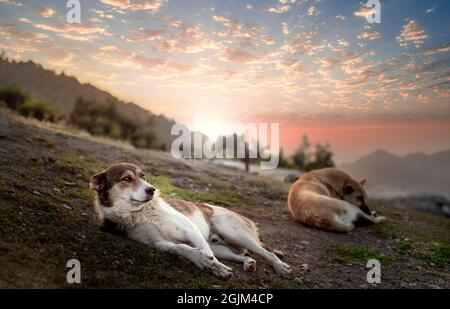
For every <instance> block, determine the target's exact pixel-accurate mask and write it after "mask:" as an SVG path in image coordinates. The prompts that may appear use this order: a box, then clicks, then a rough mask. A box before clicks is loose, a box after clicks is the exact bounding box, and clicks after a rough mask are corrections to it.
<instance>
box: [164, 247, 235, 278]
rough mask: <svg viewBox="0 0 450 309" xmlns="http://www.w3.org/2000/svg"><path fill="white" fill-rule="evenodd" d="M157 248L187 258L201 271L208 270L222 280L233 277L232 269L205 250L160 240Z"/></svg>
mask: <svg viewBox="0 0 450 309" xmlns="http://www.w3.org/2000/svg"><path fill="white" fill-rule="evenodd" d="M155 246H156V248H158V249H160V250H162V251H164V252H168V253H172V254H175V255H180V256H182V257H185V258H186V259H188V260H189V261H191V262H192V263H194V264H195V265H196V266H197V267H198V268H200V269H204V268H206V269H208V270H210V271H211V272H212V273H213V274H214V275H216V276H218V277H222V278H229V277H231V276H232V273H231V271H230V269H231V268H229V267H227V266H225V265H223V264H222V263H220V262H219V261H218V260H217V259H216V258H215V256H214V255H213V254H212V253H211V254H210V253H209V252H207V251H205V250H202V249H199V248H193V247H191V246H188V245H186V244H176V243H173V242H170V241H167V240H160V241H158V242H156V243H155Z"/></svg>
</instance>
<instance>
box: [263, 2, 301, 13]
mask: <svg viewBox="0 0 450 309" xmlns="http://www.w3.org/2000/svg"><path fill="white" fill-rule="evenodd" d="M295 2H296V0H278V4H277V5H276V6H274V7H269V8H268V9H267V12H269V13H276V14H283V13H286V12H287V11H289V10H290V9H291V8H292V6H291V5H292V4H294V3H295Z"/></svg>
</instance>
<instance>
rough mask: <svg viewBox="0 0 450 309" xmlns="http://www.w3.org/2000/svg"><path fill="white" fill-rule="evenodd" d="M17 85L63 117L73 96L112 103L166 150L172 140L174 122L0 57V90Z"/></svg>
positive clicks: (31, 65) (38, 67) (63, 77)
mask: <svg viewBox="0 0 450 309" xmlns="http://www.w3.org/2000/svg"><path fill="white" fill-rule="evenodd" d="M11 84H17V85H19V86H20V87H21V88H22V89H24V90H25V91H26V92H28V93H29V94H30V96H31V97H33V98H34V99H37V100H40V101H44V102H46V103H48V104H49V105H50V106H52V107H54V108H55V109H56V110H58V111H59V112H60V113H61V114H63V115H66V116H68V115H70V113H71V112H72V110H73V107H74V105H75V100H76V98H77V97H83V98H84V99H86V100H93V101H97V102H107V101H111V102H115V103H116V107H117V110H118V111H119V112H120V113H121V114H122V115H124V116H126V117H128V118H131V119H134V120H137V121H139V122H142V123H146V124H149V125H150V126H151V127H152V128H153V129H154V131H155V133H156V135H157V136H158V138H159V140H160V142H161V144H164V145H165V146H166V147H170V144H171V143H172V141H173V140H174V137H173V136H171V134H170V129H171V128H172V125H173V124H174V123H175V121H174V120H172V119H168V118H167V117H165V116H163V115H155V114H153V113H152V112H150V111H148V110H146V109H143V108H142V107H140V106H138V105H136V104H134V103H132V102H130V103H127V102H124V101H121V100H120V99H118V98H116V97H114V96H113V95H111V94H109V93H108V92H106V91H103V90H101V89H98V88H97V87H95V86H93V85H91V84H89V83H87V84H82V83H80V82H79V81H78V80H77V79H76V78H75V77H73V76H67V75H65V74H64V73H61V74H59V75H58V74H56V73H55V72H54V71H51V70H47V69H44V68H43V67H42V66H41V65H40V64H37V63H34V62H33V61H28V62H22V61H20V62H17V61H14V60H12V61H11V60H10V61H8V60H7V59H5V58H0V87H3V86H7V85H11Z"/></svg>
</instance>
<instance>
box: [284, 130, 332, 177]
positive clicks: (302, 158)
mask: <svg viewBox="0 0 450 309" xmlns="http://www.w3.org/2000/svg"><path fill="white" fill-rule="evenodd" d="M310 147H311V143H310V142H309V139H308V136H306V135H303V139H302V142H301V144H300V146H299V148H298V149H297V150H296V151H295V152H294V154H293V155H292V163H293V165H294V166H295V167H296V168H298V169H299V170H301V171H305V172H308V171H312V170H315V169H320V168H325V167H334V166H335V164H334V161H333V152H332V151H331V147H330V144H328V143H326V144H324V145H322V144H320V143H319V144H316V146H315V151H314V152H311V150H310ZM280 162H282V161H281V160H280Z"/></svg>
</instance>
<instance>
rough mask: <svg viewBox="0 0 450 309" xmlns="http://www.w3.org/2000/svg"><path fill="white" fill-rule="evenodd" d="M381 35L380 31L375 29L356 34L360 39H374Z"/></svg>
mask: <svg viewBox="0 0 450 309" xmlns="http://www.w3.org/2000/svg"><path fill="white" fill-rule="evenodd" d="M380 37H381V35H380V33H379V32H377V31H364V32H361V33H360V34H359V35H358V39H360V40H370V41H371V40H376V39H379V38H380Z"/></svg>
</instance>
